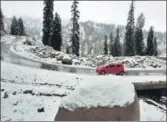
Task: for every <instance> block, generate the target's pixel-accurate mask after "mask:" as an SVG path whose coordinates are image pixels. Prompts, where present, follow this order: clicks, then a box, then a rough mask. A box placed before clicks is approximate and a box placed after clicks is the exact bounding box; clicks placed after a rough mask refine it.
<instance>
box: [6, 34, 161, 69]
mask: <svg viewBox="0 0 167 122" xmlns="http://www.w3.org/2000/svg"><path fill="white" fill-rule="evenodd" d="M3 38H6V37H3ZM4 40H5V39H4ZM25 40H29V41H30V42H31V43H32V45H27V44H23V43H24V42H25ZM39 42H40V41H34V40H32V39H31V38H23V37H22V39H20V40H19V41H17V42H16V43H14V44H13V45H12V46H11V47H10V51H11V52H13V53H15V54H17V55H20V56H23V57H26V58H29V59H32V60H37V61H41V62H45V63H49V64H62V62H61V60H62V59H63V57H65V56H66V57H67V56H68V55H67V54H65V53H62V52H58V51H55V50H53V49H51V48H49V47H48V48H46V47H44V46H43V45H42V44H41V43H39ZM68 57H69V58H70V59H72V62H73V66H77V67H86V68H88V67H93V68H95V67H96V66H98V65H103V64H105V63H107V62H122V63H124V65H125V67H126V69H129V68H152V69H155V68H164V63H160V62H159V61H156V60H153V59H152V57H149V56H134V57H112V56H104V55H99V56H87V57H80V58H77V57H75V56H68ZM157 60H158V59H157Z"/></svg>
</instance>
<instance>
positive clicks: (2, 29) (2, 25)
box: [0, 8, 5, 37]
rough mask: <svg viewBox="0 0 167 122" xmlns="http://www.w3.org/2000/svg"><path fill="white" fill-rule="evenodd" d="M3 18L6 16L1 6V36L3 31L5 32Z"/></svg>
mask: <svg viewBox="0 0 167 122" xmlns="http://www.w3.org/2000/svg"><path fill="white" fill-rule="evenodd" d="M3 18H4V16H3V13H2V10H1V8H0V37H1V34H2V32H5V28H4V22H3Z"/></svg>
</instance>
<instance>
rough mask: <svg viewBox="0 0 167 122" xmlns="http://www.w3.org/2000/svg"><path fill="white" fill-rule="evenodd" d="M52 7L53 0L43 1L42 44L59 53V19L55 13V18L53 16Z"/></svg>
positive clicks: (60, 42)
mask: <svg viewBox="0 0 167 122" xmlns="http://www.w3.org/2000/svg"><path fill="white" fill-rule="evenodd" d="M53 7H54V0H44V9H43V11H44V12H43V37H42V42H43V44H44V45H48V46H51V47H53V49H55V50H57V51H61V45H62V27H61V18H60V16H59V14H58V13H57V12H56V13H55V17H54V16H53ZM53 17H54V19H53Z"/></svg>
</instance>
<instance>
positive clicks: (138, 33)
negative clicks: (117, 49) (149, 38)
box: [135, 13, 145, 55]
mask: <svg viewBox="0 0 167 122" xmlns="http://www.w3.org/2000/svg"><path fill="white" fill-rule="evenodd" d="M144 24H145V17H144V15H143V13H141V14H140V16H139V17H138V19H137V24H136V30H135V52H136V55H143V53H144V50H143V49H144V42H143V39H144V37H143V27H144Z"/></svg>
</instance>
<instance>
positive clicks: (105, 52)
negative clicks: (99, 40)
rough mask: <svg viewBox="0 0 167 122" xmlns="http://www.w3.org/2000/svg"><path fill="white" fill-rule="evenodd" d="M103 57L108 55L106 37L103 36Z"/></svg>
mask: <svg viewBox="0 0 167 122" xmlns="http://www.w3.org/2000/svg"><path fill="white" fill-rule="evenodd" d="M104 55H108V44H107V35H105V36H104Z"/></svg>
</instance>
